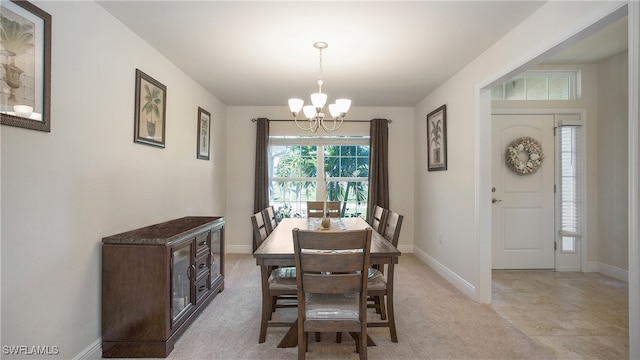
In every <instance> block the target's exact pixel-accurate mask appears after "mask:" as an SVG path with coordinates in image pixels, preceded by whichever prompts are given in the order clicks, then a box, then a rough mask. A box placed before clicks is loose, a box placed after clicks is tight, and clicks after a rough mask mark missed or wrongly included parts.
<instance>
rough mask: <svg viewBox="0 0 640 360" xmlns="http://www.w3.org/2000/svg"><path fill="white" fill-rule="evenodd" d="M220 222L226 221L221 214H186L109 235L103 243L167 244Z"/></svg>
mask: <svg viewBox="0 0 640 360" xmlns="http://www.w3.org/2000/svg"><path fill="white" fill-rule="evenodd" d="M220 222H222V223H224V218H223V217H221V216H185V217H183V218H179V219H175V220H170V221H166V222H163V223H159V224H154V225H150V226H146V227H143V228H140V229H136V230H131V231H127V232H123V233H120V234H116V235H111V236H107V237H105V238H103V239H102V243H103V244H134V245H135V244H137V245H166V244H168V243H170V242H171V241H173V240H177V239H179V238H180V237H182V236H184V235H185V234H186V233H189V232H192V231H194V230H196V231H197V230H199V229H206V228H207V227H213V226H216V225H218V224H220Z"/></svg>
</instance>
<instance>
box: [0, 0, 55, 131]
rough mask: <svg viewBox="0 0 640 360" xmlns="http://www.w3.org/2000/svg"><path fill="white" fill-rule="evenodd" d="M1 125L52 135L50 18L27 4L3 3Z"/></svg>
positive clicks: (0, 15) (0, 14) (0, 20)
mask: <svg viewBox="0 0 640 360" xmlns="http://www.w3.org/2000/svg"><path fill="white" fill-rule="evenodd" d="M0 32H1V33H2V41H0V64H2V68H1V69H2V70H1V71H2V72H3V73H4V75H3V76H2V78H1V79H0V88H1V89H0V118H1V122H2V125H9V126H16V127H21V128H25V129H31V130H39V131H45V132H49V131H51V114H50V107H51V15H50V14H48V13H47V12H45V11H43V10H42V9H40V8H38V7H37V6H35V5H33V4H31V3H30V2H28V1H13V0H11V1H2V2H1V3H0Z"/></svg>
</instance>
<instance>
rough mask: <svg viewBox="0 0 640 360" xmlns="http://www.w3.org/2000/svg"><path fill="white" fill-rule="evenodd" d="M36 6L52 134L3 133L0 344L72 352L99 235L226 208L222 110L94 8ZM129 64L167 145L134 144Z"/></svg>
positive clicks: (84, 332) (84, 317)
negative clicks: (207, 121)
mask: <svg viewBox="0 0 640 360" xmlns="http://www.w3.org/2000/svg"><path fill="white" fill-rule="evenodd" d="M34 3H35V4H36V5H37V6H39V7H41V8H42V9H43V10H45V11H47V12H48V13H49V14H51V15H52V25H53V29H52V34H53V39H52V45H53V46H52V50H53V53H52V74H51V85H52V97H51V104H52V105H51V133H43V132H38V131H32V130H25V129H21V128H15V127H9V126H2V129H1V131H2V134H1V141H2V147H1V157H2V232H1V234H2V249H1V251H2V263H1V266H2V345H43V346H44V345H50V346H59V348H60V355H59V356H58V357H57V358H61V359H70V358H73V357H74V356H77V355H78V354H80V353H81V352H83V351H84V350H85V349H86V348H87V347H88V346H90V345H91V344H95V342H96V341H97V340H99V339H100V336H101V320H100V319H101V239H102V238H103V237H105V236H108V235H112V234H115V233H119V232H123V231H127V230H132V229H134V228H138V227H141V226H146V225H150V224H153V223H157V222H160V221H165V220H169V219H172V218H177V217H181V216H185V215H224V213H225V206H226V204H225V201H226V197H225V190H226V189H225V187H226V184H225V181H226V177H225V170H224V169H225V166H226V163H225V162H226V157H225V156H224V150H225V146H226V144H225V141H226V140H225V139H226V138H225V132H226V122H225V119H226V108H225V106H224V105H223V104H221V103H220V102H219V101H218V100H217V99H215V98H214V97H212V96H211V95H210V94H208V93H207V92H206V91H205V90H204V89H203V88H202V87H200V86H199V85H197V84H196V83H195V82H194V81H193V80H192V79H190V78H188V77H187V76H185V74H184V73H182V72H181V71H180V70H178V69H177V68H176V67H175V66H174V65H173V64H172V63H170V62H169V61H167V60H166V59H165V58H163V57H162V56H160V55H159V54H158V52H156V51H155V50H154V49H153V48H152V47H151V46H149V45H148V44H146V43H145V42H143V41H142V40H141V39H140V38H139V37H138V36H137V35H136V34H134V33H133V32H131V31H130V30H128V29H127V28H125V27H124V26H123V25H122V24H121V23H120V22H118V21H116V20H115V19H114V18H113V17H112V16H111V15H109V14H108V13H107V12H106V11H105V10H103V9H102V8H101V7H100V6H98V5H97V4H96V3H94V2H84V1H82V2H45V1H37V2H34ZM136 68H140V69H141V70H143V71H144V72H145V73H147V74H149V75H150V76H152V77H154V78H155V79H156V80H158V81H160V82H161V83H162V84H164V85H166V86H167V116H166V119H167V125H166V148H165V149H161V148H156V147H151V146H147V145H141V144H136V143H134V142H133V112H134V110H133V102H134V83H135V69H136ZM105 90H108V92H106V91H105ZM198 106H201V107H203V108H204V109H206V110H208V111H209V112H211V117H212V129H211V130H212V137H213V138H212V146H211V161H203V160H197V159H196V136H197V132H196V121H197V108H198ZM19 357H20V358H24V357H25V355H24V354H22V356H19ZM3 358H4V356H3ZM7 358H9V357H7ZM30 358H37V357H35V356H31V357H30ZM49 358H50V356H49Z"/></svg>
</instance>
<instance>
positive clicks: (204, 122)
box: [196, 107, 211, 160]
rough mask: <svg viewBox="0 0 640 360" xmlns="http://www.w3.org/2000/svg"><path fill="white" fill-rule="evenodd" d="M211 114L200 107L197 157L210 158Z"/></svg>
mask: <svg viewBox="0 0 640 360" xmlns="http://www.w3.org/2000/svg"><path fill="white" fill-rule="evenodd" d="M210 131H211V114H210V113H209V112H208V111H206V110H205V109H203V108H201V107H198V151H197V153H196V154H197V156H196V157H197V158H198V159H202V160H209V146H210V144H209V141H210V140H209V139H210V138H211V133H210Z"/></svg>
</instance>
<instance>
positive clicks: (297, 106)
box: [289, 41, 351, 132]
mask: <svg viewBox="0 0 640 360" xmlns="http://www.w3.org/2000/svg"><path fill="white" fill-rule="evenodd" d="M328 46H329V44H327V43H326V42H322V41H320V42H317V43H315V44H313V47H314V48H316V49H318V51H319V52H320V74H319V76H318V92H317V93H313V94H311V105H306V106H305V105H304V100H302V99H298V98H292V99H289V110H291V113H292V114H293V120H294V121H295V123H296V126H297V127H298V128H299V129H301V130H304V131H311V132H316V131H318V128H319V127H322V129H323V130H324V131H326V132H332V131H336V130H338V129H339V128H340V127H341V126H342V123H343V121H344V117H345V115H347V112H348V111H349V108H350V107H351V100H349V99H337V100H336V102H335V103H334V104H329V113H330V114H331V117H332V120H331V121H327V120H326V119H325V118H324V113H323V112H322V111H323V108H324V106H325V104H326V103H327V94H324V93H323V92H322V85H323V84H324V81H322V50H324V49H326V48H327V47H328ZM300 110H302V111H303V113H304V116H305V117H306V118H307V120H308V123H307V124H306V125H304V126H303V124H300V123H299V122H298V114H299V113H300ZM331 122H332V123H331ZM328 123H331V124H328Z"/></svg>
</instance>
